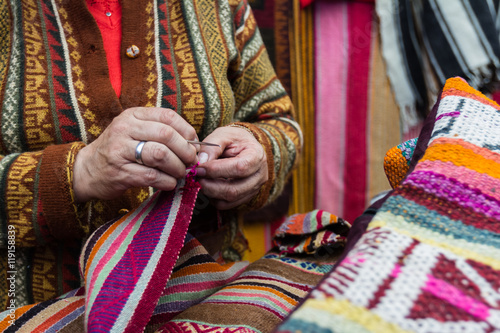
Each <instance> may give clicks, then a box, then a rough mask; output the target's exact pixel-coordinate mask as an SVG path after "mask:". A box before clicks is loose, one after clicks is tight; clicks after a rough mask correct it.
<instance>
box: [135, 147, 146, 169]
mask: <svg viewBox="0 0 500 333" xmlns="http://www.w3.org/2000/svg"><path fill="white" fill-rule="evenodd" d="M146 142H147V141H141V142H139V144H138V145H137V147H135V161H136V162H137V163H139V164H142V165H144V162H143V161H142V148H144V145H145V144H146Z"/></svg>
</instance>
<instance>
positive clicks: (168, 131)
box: [159, 126, 174, 141]
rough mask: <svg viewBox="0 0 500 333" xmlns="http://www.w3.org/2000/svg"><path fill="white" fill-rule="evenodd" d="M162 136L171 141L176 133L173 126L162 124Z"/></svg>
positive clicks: (160, 133)
mask: <svg viewBox="0 0 500 333" xmlns="http://www.w3.org/2000/svg"><path fill="white" fill-rule="evenodd" d="M159 135H160V137H161V138H163V139H165V140H167V141H170V140H171V139H172V137H173V135H174V132H173V130H172V127H170V126H162V127H161V129H160V132H159Z"/></svg>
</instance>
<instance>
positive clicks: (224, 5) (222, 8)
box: [218, 0, 238, 62]
mask: <svg viewBox="0 0 500 333" xmlns="http://www.w3.org/2000/svg"><path fill="white" fill-rule="evenodd" d="M218 5H219V17H220V22H221V27H222V33H223V34H224V39H225V41H226V46H227V48H228V51H229V62H231V61H232V60H234V59H236V57H238V50H237V49H236V45H235V43H234V26H233V17H232V16H233V15H232V13H231V7H230V6H229V2H228V1H226V0H219V1H218Z"/></svg>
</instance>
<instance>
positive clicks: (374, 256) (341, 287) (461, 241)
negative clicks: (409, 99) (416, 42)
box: [278, 78, 500, 333]
mask: <svg viewBox="0 0 500 333" xmlns="http://www.w3.org/2000/svg"><path fill="white" fill-rule="evenodd" d="M499 110H500V107H499V106H498V105H497V104H496V103H494V102H492V101H491V100H489V99H487V98H486V97H485V96H484V95H482V94H481V93H479V92H477V91H476V90H474V89H472V88H471V87H470V86H469V85H467V83H466V82H465V81H464V80H462V79H459V78H454V79H450V80H448V81H447V83H446V85H445V87H444V89H443V92H442V95H441V101H440V103H439V108H438V112H437V116H436V120H435V123H434V128H433V132H432V135H431V139H430V140H429V145H428V147H427V150H426V152H425V154H424V156H423V157H422V158H421V159H420V161H419V162H418V164H417V165H416V167H415V169H414V170H413V172H412V173H411V174H409V175H408V176H407V177H406V179H405V180H404V181H403V182H402V183H401V185H400V186H399V187H397V188H396V189H395V190H394V192H393V194H392V195H391V196H390V197H389V198H388V199H387V200H386V202H385V203H384V204H383V205H382V207H381V208H380V210H379V211H378V213H377V214H376V215H375V216H374V218H373V220H372V221H371V222H370V224H369V226H368V231H367V232H366V233H365V234H364V235H363V237H362V238H361V239H360V241H359V242H358V243H357V244H356V246H355V247H354V248H353V250H351V251H350V252H349V254H348V255H347V257H346V258H345V259H344V260H343V261H342V262H341V263H340V265H339V266H338V267H337V268H336V269H335V270H333V271H332V272H331V273H329V274H328V276H327V277H326V278H325V279H324V280H323V281H322V282H321V283H320V285H319V286H318V287H317V288H316V289H315V290H314V291H312V292H311V294H310V296H309V297H308V299H307V300H306V301H305V303H303V305H302V306H301V307H299V308H298V309H297V310H296V311H295V312H294V313H293V314H292V315H291V316H290V317H289V318H288V319H287V320H286V321H285V323H284V324H283V325H281V327H280V328H279V329H278V332H296V331H297V330H300V331H301V332H325V333H326V332H384V333H387V332H474V333H477V332H493V331H496V330H498V329H500V316H499V310H500V292H499V287H500V260H499V258H500V242H499V239H500V238H499V234H500V223H499V222H500V221H499V219H500V195H499V193H500V192H499V190H500V133H499V131H498V126H499V125H498V124H499V123H500V111H499Z"/></svg>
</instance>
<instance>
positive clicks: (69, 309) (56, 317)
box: [27, 297, 85, 332]
mask: <svg viewBox="0 0 500 333" xmlns="http://www.w3.org/2000/svg"><path fill="white" fill-rule="evenodd" d="M64 301H67V302H68V300H65V299H62V300H60V301H59V302H64ZM84 305H85V298H83V297H82V298H80V299H78V300H76V301H74V302H73V303H70V304H68V305H67V306H66V307H64V308H63V309H61V310H60V311H58V312H56V313H55V314H53V315H52V316H50V317H49V318H47V320H46V321H44V322H42V323H41V325H39V326H37V327H36V329H37V332H43V331H45V330H46V329H48V328H49V327H51V326H53V325H54V324H56V323H57V322H58V321H60V320H61V319H63V318H64V317H66V316H67V315H69V314H70V313H71V312H73V311H75V310H76V309H78V308H79V307H81V306H84ZM35 318H36V317H35ZM27 324H29V321H28V322H27Z"/></svg>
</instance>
